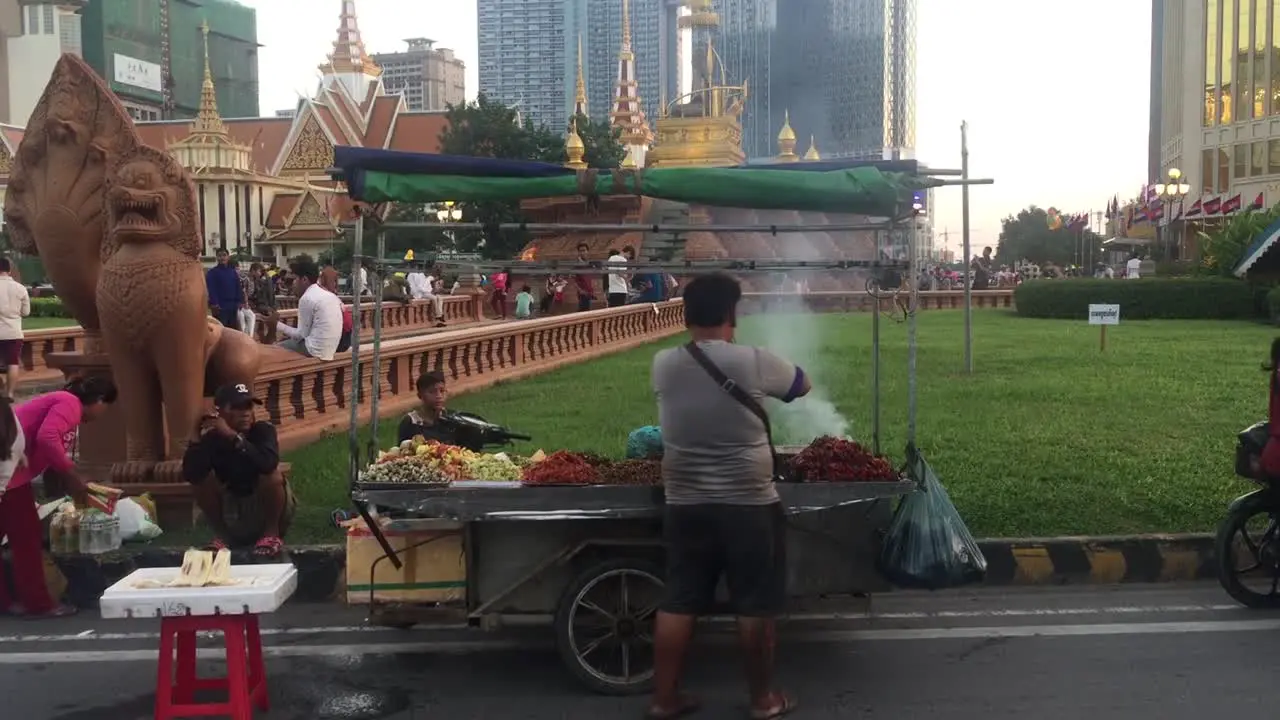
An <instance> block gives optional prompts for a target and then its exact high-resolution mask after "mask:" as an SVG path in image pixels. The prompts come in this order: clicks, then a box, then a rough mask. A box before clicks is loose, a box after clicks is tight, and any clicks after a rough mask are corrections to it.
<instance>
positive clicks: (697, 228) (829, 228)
mask: <svg viewBox="0 0 1280 720" xmlns="http://www.w3.org/2000/svg"><path fill="white" fill-rule="evenodd" d="M938 182H939V183H940V184H944V185H946V184H958V183H956V182H954V181H941V180H940V181H938ZM990 182H992V181H988V182H986V183H983V184H990ZM379 227H381V228H383V229H389V228H416V229H422V228H436V229H445V228H448V229H449V230H486V229H489V228H490V227H496V228H497V229H498V230H528V231H529V232H557V233H565V232H579V231H580V232H619V233H626V232H672V233H687V232H710V233H717V232H741V233H753V232H761V233H775V234H776V233H805V232H813V230H814V226H813V225H678V224H664V223H649V224H647V225H646V224H644V223H621V224H618V223H499V224H498V225H497V226H490V225H485V224H484V223H478V222H448V221H446V222H430V221H427V222H412V221H400V222H395V221H393V222H385V223H382V224H381V225H380V226H379ZM883 228H884V225H883V224H881V223H868V222H861V223H834V224H831V225H821V226H819V229H820V230H821V231H822V232H837V231H852V230H880V229H883Z"/></svg>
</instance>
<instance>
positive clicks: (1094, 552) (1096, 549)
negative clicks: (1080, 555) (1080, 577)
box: [1084, 545, 1129, 585]
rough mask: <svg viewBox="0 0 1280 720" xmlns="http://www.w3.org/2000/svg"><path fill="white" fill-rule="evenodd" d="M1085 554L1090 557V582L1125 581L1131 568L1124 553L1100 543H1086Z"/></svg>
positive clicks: (1100, 583)
mask: <svg viewBox="0 0 1280 720" xmlns="http://www.w3.org/2000/svg"><path fill="white" fill-rule="evenodd" d="M1084 554H1085V556H1086V557H1088V558H1089V582H1091V583H1095V584H1098V585H1112V584H1116V583H1120V582H1123V581H1124V576H1125V572H1127V571H1128V568H1129V565H1128V563H1127V562H1125V559H1124V553H1122V552H1120V551H1119V550H1115V549H1112V548H1106V547H1102V546H1099V545H1086V546H1084Z"/></svg>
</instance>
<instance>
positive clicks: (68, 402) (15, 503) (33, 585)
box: [0, 377, 116, 617]
mask: <svg viewBox="0 0 1280 720" xmlns="http://www.w3.org/2000/svg"><path fill="white" fill-rule="evenodd" d="M115 399H116V388H115V385H114V384H112V382H111V381H110V380H107V379H105V378H96V377H93V378H84V379H79V380H73V381H72V382H71V383H70V384H68V385H67V388H66V389H65V390H59V391H57V392H51V393H48V394H45V395H41V396H39V397H36V398H33V399H31V400H29V401H27V402H25V403H23V404H21V405H19V406H18V407H17V408H16V409H15V410H14V415H16V417H17V421H18V425H19V427H20V428H21V431H22V435H23V436H24V437H25V438H26V453H25V455H26V461H25V462H24V463H22V464H20V465H19V466H18V467H17V469H16V470H15V471H14V473H13V477H12V478H10V479H9V483H8V487H7V488H5V490H4V492H3V494H0V535H7V536H8V537H9V560H10V562H11V563H12V564H13V568H12V569H13V583H14V591H15V594H16V595H17V600H18V603H17V605H16V606H15V605H14V603H13V601H12V599H11V598H10V596H9V590H8V588H7V587H6V586H5V583H4V582H2V581H0V612H4V611H8V612H20V613H22V614H24V615H27V616H31V617H60V616H64V615H70V614H72V613H74V612H75V608H72V607H68V606H65V605H58V604H57V603H56V602H55V601H54V599H53V598H51V597H50V596H49V590H48V588H47V587H46V586H45V580H44V559H43V542H44V533H43V530H42V527H41V525H40V518H39V516H38V515H37V514H36V496H35V491H34V490H33V489H32V487H31V481H32V480H33V479H34V478H36V477H38V476H39V475H41V474H43V473H46V472H49V473H51V474H55V475H56V476H57V477H59V478H60V479H63V480H65V481H66V483H67V487H66V490H67V492H69V493H71V494H72V495H73V496H77V497H82V496H83V495H84V491H85V482H84V480H82V479H81V478H80V476H79V475H77V474H76V472H75V463H74V462H73V461H72V460H71V457H70V456H69V455H68V450H69V449H70V448H71V446H72V445H73V444H74V443H75V439H76V431H77V430H78V429H79V427H80V425H81V424H83V423H85V422H89V421H91V420H94V419H96V418H97V417H99V416H101V415H102V413H104V412H106V410H107V406H108V405H109V404H110V403H113V402H115Z"/></svg>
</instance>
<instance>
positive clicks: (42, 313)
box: [31, 297, 71, 318]
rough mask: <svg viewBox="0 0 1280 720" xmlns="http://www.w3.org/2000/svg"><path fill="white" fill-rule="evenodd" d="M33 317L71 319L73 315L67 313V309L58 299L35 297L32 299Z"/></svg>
mask: <svg viewBox="0 0 1280 720" xmlns="http://www.w3.org/2000/svg"><path fill="white" fill-rule="evenodd" d="M31 316H32V317H56V318H70V317H71V313H70V312H67V307H66V306H65V305H63V304H62V301H61V300H59V299H58V298H56V297H33V298H31Z"/></svg>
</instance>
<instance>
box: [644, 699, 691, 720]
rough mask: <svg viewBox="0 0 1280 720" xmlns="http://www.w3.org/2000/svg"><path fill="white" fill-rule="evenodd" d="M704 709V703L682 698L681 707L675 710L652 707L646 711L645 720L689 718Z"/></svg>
mask: <svg viewBox="0 0 1280 720" xmlns="http://www.w3.org/2000/svg"><path fill="white" fill-rule="evenodd" d="M701 709H702V703H700V702H698V701H697V700H694V699H693V698H681V700H680V707H678V708H676V709H674V710H662V709H659V708H656V707H652V706H650V707H649V709H648V710H646V711H645V713H644V717H645V720H677V718H683V717H689V716H690V715H692V714H694V713H696V712H698V711H699V710H701Z"/></svg>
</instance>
